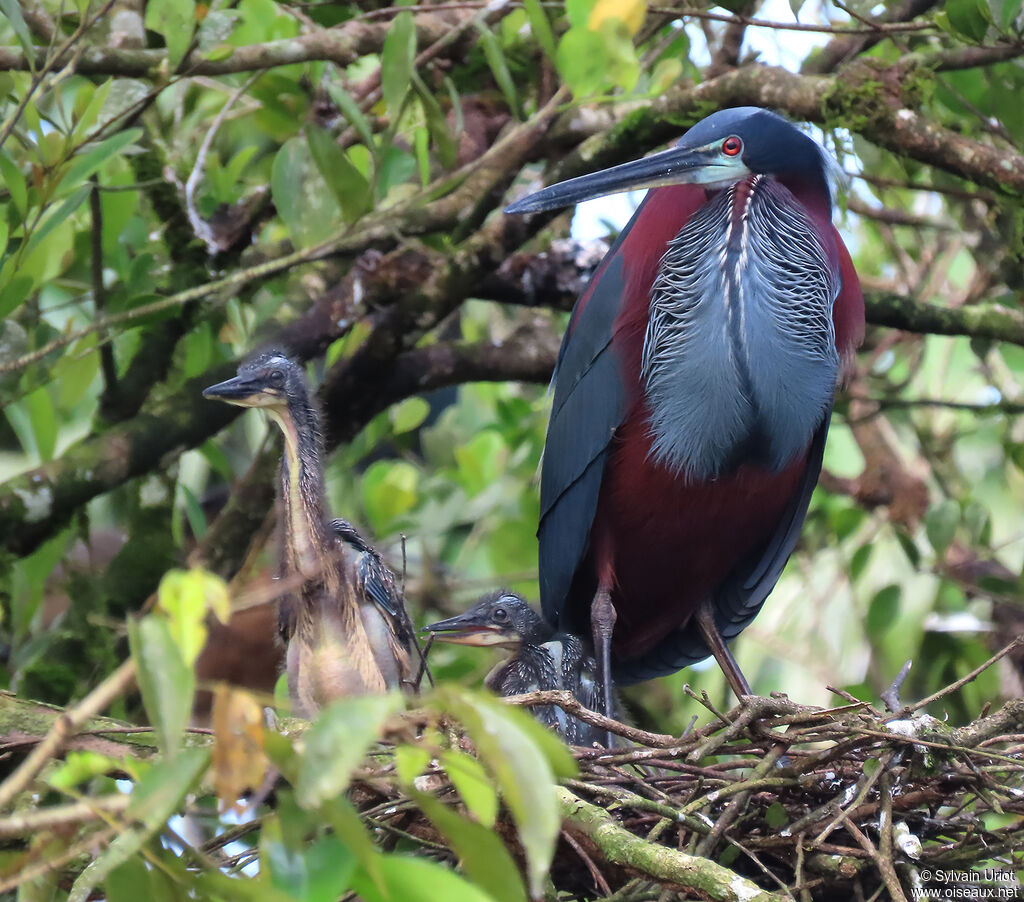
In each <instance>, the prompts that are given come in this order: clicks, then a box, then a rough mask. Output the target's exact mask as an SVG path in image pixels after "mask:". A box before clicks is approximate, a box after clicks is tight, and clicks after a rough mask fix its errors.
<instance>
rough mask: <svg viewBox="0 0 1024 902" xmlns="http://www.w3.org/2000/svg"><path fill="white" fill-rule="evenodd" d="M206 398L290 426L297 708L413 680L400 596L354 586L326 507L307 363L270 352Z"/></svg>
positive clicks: (291, 671) (286, 631) (302, 710)
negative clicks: (387, 599)
mask: <svg viewBox="0 0 1024 902" xmlns="http://www.w3.org/2000/svg"><path fill="white" fill-rule="evenodd" d="M203 396H204V397H206V398H215V399H217V400H220V401H225V402H227V403H228V404H236V405H238V406H240V407H259V408H262V409H263V410H265V411H266V412H267V414H268V415H269V416H270V418H271V419H272V420H273V421H274V422H275V423H277V425H278V426H279V427H280V429H281V432H282V433H283V434H284V455H283V457H282V458H281V468H280V479H279V482H278V495H277V519H278V536H279V541H280V560H279V564H278V576H279V577H281V578H283V579H286V580H289V581H297V582H298V583H299V585H298V587H297V588H295V589H294V590H293V591H291V592H289V593H288V594H287V595H285V596H284V597H283V598H282V599H281V606H280V626H281V634H282V637H283V638H284V640H285V643H286V646H287V654H286V658H285V668H286V670H287V673H288V692H289V695H290V697H291V701H292V708H293V711H294V713H295V714H297V715H298V716H302V717H309V716H311V715H313V714H314V713H316V711H317V710H319V708H320V707H322V706H323V705H325V704H327V703H328V702H330V701H332V700H334V699H336V698H341V697H344V696H351V695H363V694H366V693H370V692H383V691H385V690H386V689H390V688H394V687H397V686H400V685H403V684H406V685H408V684H411V682H412V681H413V680H414V678H415V667H414V664H413V655H412V649H413V648H414V647H415V637H414V636H413V635H412V633H411V631H410V630H409V629H408V627H407V624H408V622H409V621H408V615H407V614H406V613H405V609H404V606H403V605H402V603H401V599H400V597H395V598H393V599H391V601H392V603H391V605H390V606H383V605H381V604H379V603H377V601H376V600H375V599H374V598H373V596H372V594H370V593H365V594H364V593H360V592H358V591H357V586H358V575H357V573H356V572H355V565H354V562H353V560H352V557H351V555H349V554H347V553H346V549H345V544H344V542H343V540H342V538H341V537H340V536H339V535H338V534H337V532H336V531H335V530H334V529H333V528H332V526H331V524H330V522H329V520H328V517H327V515H326V512H325V508H326V503H325V499H324V476H323V463H322V461H323V437H322V434H321V429H320V412H319V410H318V409H317V406H316V403H315V401H314V400H313V398H312V396H311V393H310V390H309V386H308V385H307V383H306V378H305V374H304V373H303V371H302V368H301V367H300V366H299V365H298V364H297V363H295V362H294V361H292V360H289V359H288V358H287V357H286V356H285V355H284V354H283V353H281V352H279V351H269V352H266V353H263V354H260V355H258V356H256V357H254V358H252V359H251V360H249V361H248V362H246V363H243V364H242V366H241V367H239V369H238V375H237V376H235V377H234V378H233V379H228V380H227V381H226V382H221V383H219V384H217V385H211V386H210V387H209V388H207V389H206V390H205V391H204V392H203ZM396 610H397V611H399V612H400V613H399V615H398V616H396V615H395V611H396Z"/></svg>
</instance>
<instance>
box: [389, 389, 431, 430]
mask: <svg viewBox="0 0 1024 902" xmlns="http://www.w3.org/2000/svg"><path fill="white" fill-rule="evenodd" d="M429 413H430V405H429V404H428V403H427V402H426V401H424V400H423V399H422V398H418V397H413V398H406V399H405V400H404V401H402V402H401V403H400V404H396V405H395V406H394V407H392V408H391V411H390V413H389V416H390V418H391V428H392V430H393V431H394V433H395V435H401V434H402V433H403V432H412V430H413V429H416V428H417V427H418V426H420V425H421V424H422V423H423V421H424V420H425V419H426V418H427V415H428V414H429Z"/></svg>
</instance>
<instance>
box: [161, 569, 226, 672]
mask: <svg viewBox="0 0 1024 902" xmlns="http://www.w3.org/2000/svg"><path fill="white" fill-rule="evenodd" d="M157 605H158V606H159V608H160V610H161V611H163V612H164V613H166V614H167V618H168V628H169V630H170V633H171V636H172V637H173V638H174V641H175V643H177V646H178V651H179V652H180V653H181V657H182V660H183V661H184V662H185V665H186V666H187V667H189V668H191V667H192V666H193V665H194V664H195V662H196V658H198V657H199V653H200V652H201V651H202V650H203V646H204V645H205V644H206V633H207V630H206V615H207V614H208V613H210V612H211V611H212V612H214V613H215V614H216V615H217V618H218V619H219V620H220V621H221V622H222V623H226V622H227V620H228V618H229V617H230V616H231V599H230V598H229V596H228V587H227V585H225V583H224V580H222V579H221V578H220V577H219V576H215V575H214V574H212V573H207V572H206V571H205V570H199V569H193V570H170V571H168V572H167V573H166V574H165V575H164V578H163V579H162V580H161V581H160V587H159V589H158V590H157Z"/></svg>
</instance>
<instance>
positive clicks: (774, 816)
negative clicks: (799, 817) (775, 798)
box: [764, 802, 789, 830]
mask: <svg viewBox="0 0 1024 902" xmlns="http://www.w3.org/2000/svg"><path fill="white" fill-rule="evenodd" d="M764 819H765V820H766V821H767V822H768V826H769V827H771V828H772V829H774V830H778V829H779V828H780V827H783V826H785V825H786V824H788V823H789V814H788V813H787V812H786V808H785V806H784V805H783V804H782V802H772V804H771V805H770V806H769V808H768V810H767V811H766V812H765V813H764Z"/></svg>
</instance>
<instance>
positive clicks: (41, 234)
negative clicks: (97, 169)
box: [22, 185, 92, 259]
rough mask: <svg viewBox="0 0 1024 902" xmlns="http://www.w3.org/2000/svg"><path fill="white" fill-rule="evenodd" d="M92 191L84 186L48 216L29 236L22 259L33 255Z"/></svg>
mask: <svg viewBox="0 0 1024 902" xmlns="http://www.w3.org/2000/svg"><path fill="white" fill-rule="evenodd" d="M91 190H92V188H91V186H89V185H82V186H81V187H80V188H79V189H78V190H77V191H75V192H74V194H72V195H71V196H70V197H68V198H66V199H65V200H64V202H63V203H62V204H61V205H60V206H59V207H57V208H56V209H54V210H51V211H50V212H49V213H48V214H47V215H46V219H44V220H43V221H42V223H41V224H40V225H39V227H38V228H36V229H35V230H33V232H32V233H31V234H30V235H29V238H28V242H27V243H26V245H25V250H24V251H23V256H22V259H25V257H27V256H28V255H29V254H31V253H32V251H34V250H35V249H36V248H37V247H39V245H40V244H42V243H43V241H44V240H45V239H46V237H47V236H48V235H49V234H50V232H52V231H53V230H54V229H55V228H57V226H59V225H60V224H61V223H62V222H64V221H65V220H66V219H67V218H68V217H69V216H70V215H71V214H72V213H74V212H75V211H76V210H77V209H78V208H79V207H80V206H82V204H83V203H84V202H85V199H86V198H87V197H88V196H89V192H90V191H91Z"/></svg>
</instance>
